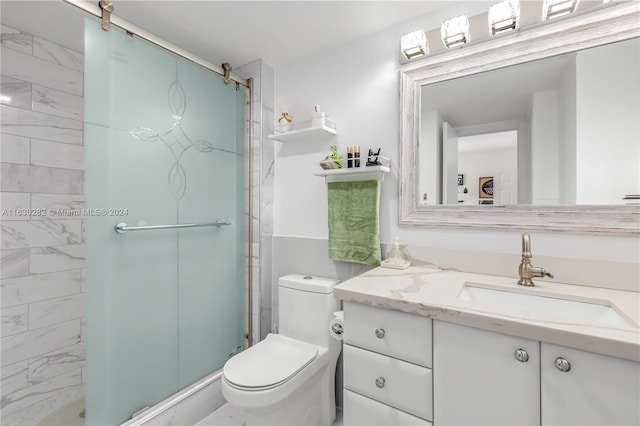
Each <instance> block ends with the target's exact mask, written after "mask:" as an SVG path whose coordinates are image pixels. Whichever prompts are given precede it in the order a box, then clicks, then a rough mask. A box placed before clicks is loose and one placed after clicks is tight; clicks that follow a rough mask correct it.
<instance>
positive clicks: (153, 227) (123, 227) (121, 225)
mask: <svg viewBox="0 0 640 426" xmlns="http://www.w3.org/2000/svg"><path fill="white" fill-rule="evenodd" d="M222 225H231V221H230V220H216V221H215V222H207V223H182V224H176V225H146V226H127V224H126V223H124V222H120V223H119V224H117V225H116V226H115V231H116V232H117V233H118V234H124V233H125V232H129V231H153V230H156V229H173V228H199V227H202V226H218V227H219V226H222Z"/></svg>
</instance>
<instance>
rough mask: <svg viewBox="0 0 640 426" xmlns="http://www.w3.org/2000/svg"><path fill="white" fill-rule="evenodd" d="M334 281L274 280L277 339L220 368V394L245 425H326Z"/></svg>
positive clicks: (331, 414)
mask: <svg viewBox="0 0 640 426" xmlns="http://www.w3.org/2000/svg"><path fill="white" fill-rule="evenodd" d="M336 283H337V281H335V280H329V279H326V278H319V277H309V276H304V275H298V274H294V275H287V276H285V277H282V278H280V280H279V281H278V287H279V289H278V294H279V297H280V300H279V301H280V305H279V313H280V334H268V335H267V337H266V338H265V339H264V340H262V341H261V342H259V343H257V344H256V345H254V346H252V347H250V348H249V349H247V350H245V351H243V352H241V353H239V354H237V355H236V356H234V357H233V358H231V359H230V360H229V361H227V363H226V364H225V366H224V368H223V380H222V394H223V395H224V397H225V399H226V400H227V402H228V403H229V404H230V405H232V406H233V407H234V408H235V409H236V410H237V411H239V412H240V413H241V414H242V415H243V416H244V418H245V420H246V424H247V425H296V426H299V425H304V426H307V425H309V426H310V425H330V424H331V423H333V421H334V420H335V389H334V380H335V369H336V362H337V360H338V356H339V355H340V350H341V342H339V341H337V340H335V339H333V338H331V336H330V335H329V322H330V321H331V318H333V312H334V311H336V310H337V309H338V302H337V300H336V299H334V297H333V286H334V285H335V284H336Z"/></svg>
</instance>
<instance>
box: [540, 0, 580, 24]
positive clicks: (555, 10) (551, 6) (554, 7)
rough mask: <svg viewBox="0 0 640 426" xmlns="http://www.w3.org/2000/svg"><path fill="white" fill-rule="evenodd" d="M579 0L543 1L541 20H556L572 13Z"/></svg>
mask: <svg viewBox="0 0 640 426" xmlns="http://www.w3.org/2000/svg"><path fill="white" fill-rule="evenodd" d="M579 1H580V0H544V2H543V3H542V20H543V21H546V20H547V19H551V18H556V17H558V16H562V15H566V14H568V13H571V12H574V11H575V10H576V7H577V6H578V2H579Z"/></svg>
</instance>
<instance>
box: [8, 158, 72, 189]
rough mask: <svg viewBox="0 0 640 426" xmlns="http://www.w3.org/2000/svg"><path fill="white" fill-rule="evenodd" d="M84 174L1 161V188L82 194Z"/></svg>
mask: <svg viewBox="0 0 640 426" xmlns="http://www.w3.org/2000/svg"><path fill="white" fill-rule="evenodd" d="M83 176H84V172H83V171H81V170H70V169H57V168H53V167H38V166H26V165H22V164H6V163H0V177H1V179H0V190H2V191H11V192H46V193H50V194H81V193H82V181H83Z"/></svg>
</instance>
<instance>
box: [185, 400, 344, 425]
mask: <svg viewBox="0 0 640 426" xmlns="http://www.w3.org/2000/svg"><path fill="white" fill-rule="evenodd" d="M246 424H247V421H246V418H245V416H244V415H243V414H242V412H240V411H238V410H237V409H236V408H234V407H233V406H231V405H229V404H224V405H223V406H222V407H220V408H218V409H217V410H216V411H214V412H213V413H211V414H209V415H208V416H207V417H205V418H204V419H202V420H200V421H199V422H198V423H196V425H195V426H220V425H225V426H244V425H246ZM334 426H335V425H334Z"/></svg>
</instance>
